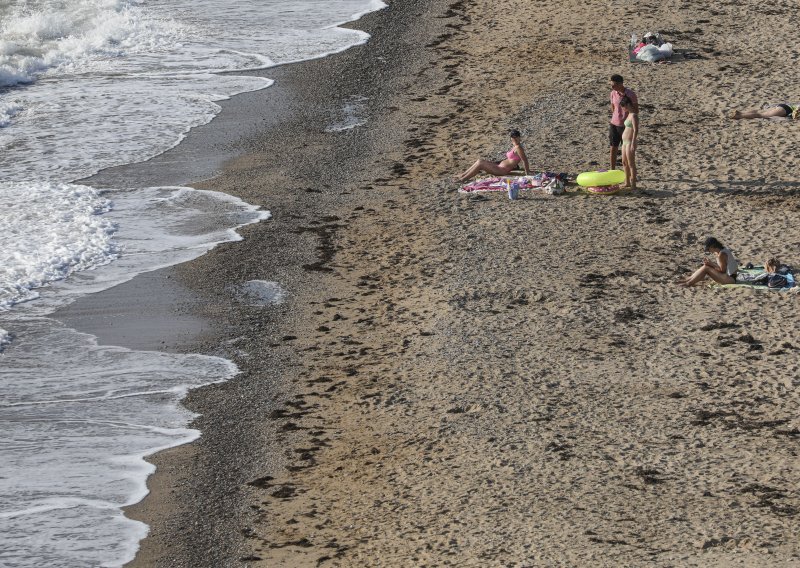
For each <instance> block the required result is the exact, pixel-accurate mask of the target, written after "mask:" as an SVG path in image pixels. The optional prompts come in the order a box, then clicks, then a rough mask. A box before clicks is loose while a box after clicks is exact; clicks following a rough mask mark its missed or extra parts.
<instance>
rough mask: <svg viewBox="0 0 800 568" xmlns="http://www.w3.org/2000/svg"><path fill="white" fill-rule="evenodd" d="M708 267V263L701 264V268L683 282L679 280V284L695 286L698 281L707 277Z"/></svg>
mask: <svg viewBox="0 0 800 568" xmlns="http://www.w3.org/2000/svg"><path fill="white" fill-rule="evenodd" d="M707 269H708V267H707V266H706V265H703V266H701V267H700V268H698V269H697V270H695V271H694V274H692V275H691V276H689V278H687V279H686V280H684V281H683V282H678V284H679V285H681V286H694V285H695V284H697V283H698V282H702V281H703V280H705V279H706V270H707Z"/></svg>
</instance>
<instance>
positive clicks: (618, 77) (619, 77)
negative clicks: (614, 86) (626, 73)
mask: <svg viewBox="0 0 800 568" xmlns="http://www.w3.org/2000/svg"><path fill="white" fill-rule="evenodd" d="M611 81H612V82H613V83H619V84H620V85H621V84H622V83H623V82H624V81H623V80H622V75H611Z"/></svg>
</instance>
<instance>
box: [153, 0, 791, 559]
mask: <svg viewBox="0 0 800 568" xmlns="http://www.w3.org/2000/svg"><path fill="white" fill-rule="evenodd" d="M796 14H797V6H796V4H795V3H789V2H778V3H773V4H770V5H769V7H768V8H766V7H765V6H764V5H763V3H759V2H754V1H752V0H748V1H744V2H728V3H724V4H723V3H713V4H710V3H705V2H697V1H684V2H672V1H668V2H660V3H656V2H645V3H635V4H632V3H627V2H619V1H614V2H610V3H609V2H600V1H597V0H586V1H581V2H575V1H572V0H569V1H566V2H565V1H558V2H556V1H552V0H546V1H536V2H534V1H521V0H516V1H515V0H493V1H492V2H488V1H484V0H479V1H473V2H466V1H459V2H453V3H450V2H446V1H438V0H430V1H426V0H396V1H394V2H392V3H391V6H390V8H389V9H388V10H386V11H384V12H381V13H378V14H373V15H371V16H369V17H367V18H366V19H365V20H364V22H363V23H360V24H359V27H363V28H364V29H367V30H368V31H369V32H370V33H372V34H373V35H374V37H373V41H372V42H371V43H370V44H369V45H368V46H366V47H363V48H356V49H354V50H350V51H348V52H346V53H345V54H341V55H339V56H336V57H333V58H329V59H326V60H322V61H317V62H309V63H305V64H302V65H301V66H295V69H297V68H299V69H301V71H295V72H293V71H291V70H290V71H288V72H287V75H286V77H285V78H284V80H285V82H286V84H287V85H288V87H287V88H288V89H289V90H292V89H293V92H294V93H295V94H296V95H298V96H299V95H300V94H301V93H302V96H303V99H298V100H297V101H296V102H295V104H296V105H297V110H296V112H295V114H294V115H293V117H294V118H291V117H290V118H287V119H286V121H285V122H283V123H282V124H281V125H279V126H278V127H276V128H275V129H272V130H271V131H270V132H266V133H264V134H263V135H262V136H261V137H260V138H257V139H255V140H251V141H249V142H248V146H247V149H248V153H247V154H246V155H245V156H243V157H242V158H240V159H238V160H236V161H234V162H232V163H231V164H229V167H228V168H227V170H226V172H225V173H224V174H223V175H222V176H221V177H219V178H217V179H216V180H213V181H212V182H209V184H208V185H207V187H213V188H214V189H220V190H223V191H227V192H230V193H235V194H237V195H239V196H241V197H243V198H244V199H246V200H247V201H250V202H252V203H259V204H263V205H264V206H265V207H267V208H269V209H271V210H273V212H274V214H275V220H274V221H271V222H269V223H263V224H261V225H259V226H255V227H249V228H247V229H246V230H245V231H244V233H245V236H246V240H245V241H244V242H242V243H236V244H233V245H224V246H221V247H219V248H218V249H216V250H215V251H213V252H212V253H210V254H209V255H207V256H205V257H203V258H201V259H199V260H198V261H195V262H193V263H190V264H189V265H187V266H186V267H183V268H181V271H182V273H183V274H184V276H185V280H186V281H188V282H190V284H192V286H193V287H194V288H195V290H196V291H197V293H198V294H201V295H205V296H204V297H206V298H207V299H208V300H209V302H208V304H207V308H206V309H205V310H204V315H206V316H212V317H216V318H217V320H218V321H219V322H220V325H221V329H222V330H223V331H222V332H221V333H222V334H223V335H226V334H227V336H228V337H229V339H228V343H226V345H227V346H228V347H227V351H226V352H227V353H228V354H229V355H230V356H232V357H234V358H235V359H236V360H237V363H239V364H240V366H242V368H243V374H242V375H241V376H240V377H239V378H237V379H236V380H234V381H231V382H230V383H228V384H226V385H222V386H214V387H210V388H209V389H204V390H200V391H197V392H195V393H194V394H193V395H192V396H191V397H190V400H189V404H190V406H192V407H193V408H197V409H199V410H201V411H202V412H203V413H204V416H205V418H204V419H203V420H201V422H200V427H201V428H203V431H204V435H203V438H202V439H201V440H200V441H199V442H198V443H196V444H192V445H191V446H189V447H187V448H183V449H180V450H177V451H173V452H172V453H171V454H168V455H167V456H166V457H164V456H162V457H161V458H158V459H157V463H158V464H159V467H160V468H161V469H160V472H161V473H159V474H157V475H156V476H155V481H154V484H155V485H154V487H155V488H156V489H157V491H156V492H155V494H154V497H152V498H150V499H148V500H146V501H145V503H144V504H143V505H142V509H141V510H143V511H144V513H140V516H141V515H142V514H143V515H144V517H145V518H146V519H148V521H149V522H151V523H152V526H153V531H154V534H153V537H152V538H150V539H148V540H147V541H145V544H144V548H143V552H142V554H141V555H140V557H139V560H138V563H139V565H144V566H147V565H175V566H179V565H185V566H198V565H207V566H227V565H231V566H236V565H248V566H257V567H260V566H264V567H267V566H269V567H274V566H291V567H295V566H296V567H302V566H432V565H453V566H757V567H769V566H800V542H798V539H797V535H798V534H800V475H799V474H800V461H798V457H797V452H798V449H800V418H798V413H797V408H798V404H799V403H800V395H798V388H797V387H798V386H799V385H800V375H799V374H798V349H800V340H798V338H797V337H795V336H796V333H795V322H796V320H797V315H798V298H797V297H796V296H793V295H788V294H780V293H772V292H763V293H758V292H754V291H751V290H738V289H737V290H727V289H720V288H715V289H712V288H698V289H691V290H684V289H679V288H676V287H675V286H674V285H673V284H672V283H671V281H672V280H673V279H674V278H675V277H676V276H678V275H679V274H681V273H682V272H684V271H686V270H688V269H690V268H692V267H694V266H695V265H698V264H699V262H700V260H701V258H702V244H701V243H702V239H703V238H704V237H705V236H707V235H714V236H716V237H718V238H719V239H720V240H722V241H723V242H724V243H725V244H728V245H729V246H730V247H731V248H732V249H733V250H734V252H735V253H736V254H737V256H738V257H739V258H741V259H742V260H743V261H744V262H746V261H748V260H752V261H754V262H758V261H761V260H763V259H764V258H765V257H766V256H768V255H779V256H780V257H781V258H782V259H784V260H785V261H786V262H789V263H791V264H794V265H800V257H799V256H798V254H799V253H798V244H800V230H798V228H797V223H796V217H797V211H798V209H799V208H800V192H799V191H798V182H797V181H796V180H797V160H796V159H795V155H796V153H797V148H800V129H798V124H797V123H794V124H793V123H790V122H787V121H783V122H781V121H739V122H734V121H730V120H728V119H725V118H724V114H725V112H726V111H727V110H728V109H730V108H747V107H752V106H758V105H759V104H760V103H761V102H766V101H780V100H782V99H785V98H787V96H789V95H790V94H796V93H798V92H800V80H798V73H797V69H798V67H797V65H798V59H797V55H796V49H795V43H796V37H795V36H796V18H795V16H796ZM647 28H656V29H659V30H660V31H662V33H664V35H665V36H666V37H667V38H668V39H672V40H673V41H674V43H675V46H676V47H677V48H684V49H688V50H690V51H692V52H694V53H697V54H699V55H701V56H702V58H700V59H689V60H685V61H680V62H677V63H675V64H671V65H644V64H642V65H631V64H628V63H627V61H626V51H625V49H626V38H627V37H629V35H630V32H631V31H639V32H641V31H643V30H644V29H647ZM612 73H622V74H623V75H624V76H625V79H626V84H627V85H628V86H630V87H632V88H634V89H635V90H636V91H637V92H638V94H639V97H640V105H641V135H640V148H639V152H638V159H639V162H640V186H641V187H642V188H643V191H640V192H638V193H635V194H631V193H627V194H619V195H616V196H611V197H597V196H589V195H574V194H573V195H567V196H563V197H546V196H532V195H525V196H524V198H523V199H520V200H519V201H516V202H510V201H508V200H507V199H506V197H505V196H504V195H502V194H492V195H472V196H465V195H461V194H458V193H456V186H455V185H453V184H452V183H448V182H447V181H446V180H447V177H448V175H450V174H452V173H454V172H456V171H457V170H459V169H462V168H464V167H466V166H467V165H468V164H469V162H470V161H472V160H473V159H475V158H476V157H478V156H480V155H482V154H483V155H486V154H492V153H493V154H497V153H498V152H500V151H503V150H505V149H506V148H505V144H506V139H505V134H504V132H505V131H506V130H507V128H508V127H510V126H516V127H519V128H520V129H521V130H523V134H524V138H525V142H526V145H527V148H528V155H529V156H530V157H531V161H532V164H533V165H534V166H535V167H537V168H539V167H545V168H547V169H549V170H556V171H566V172H571V173H573V174H574V173H577V172H580V171H584V170H586V169H592V168H593V167H595V166H598V165H600V166H603V165H606V163H607V160H608V157H607V154H608V152H607V141H606V128H607V126H606V124H607V118H608V116H607V115H608V91H609V89H608V85H607V83H608V81H607V78H608V76H609V75H610V74H612ZM312 84H313V86H314V88H312ZM269 95H270V93H269V92H268V91H267V92H266V93H265V96H267V97H268V96H269ZM357 95H363V96H366V97H369V104H368V106H369V109H368V110H369V121H368V122H367V124H366V125H365V126H363V127H360V128H357V129H354V130H351V131H346V132H342V133H338V134H334V133H325V132H324V125H325V117H326V116H330V115H331V113H332V112H333V110H335V109H336V108H338V107H337V106H336V105H337V104H339V103H341V102H342V101H344V100H347V98H348V97H353V96H357ZM794 98H799V97H797V96H795V97H794ZM326 101H327V102H326ZM332 109H333V110H332ZM298 160H302V161H303V163H304V164H307V166H304V168H303V169H302V171H301V172H299V173H298V172H297V171H296V169H295V164H297V163H298ZM256 277H260V278H264V279H268V280H276V281H278V282H281V283H282V284H283V285H285V286H286V287H287V288H288V289H289V290H290V300H289V301H288V303H287V304H285V305H284V306H282V307H275V308H270V309H261V310H258V309H253V308H251V307H250V308H248V307H247V306H243V305H240V304H237V303H236V300H235V299H231V297H230V296H231V294H230V292H229V290H230V286H232V285H235V284H236V283H237V282H238V283H241V282H243V281H244V280H247V279H250V278H256ZM225 320H227V323H225V324H224V325H222V322H224V321H225ZM234 348H235V349H234ZM237 350H238V351H237ZM237 353H238V354H237ZM231 456H235V457H231ZM269 456H273V457H274V458H275V460H273V461H271V462H269V461H267V459H268V457H269ZM158 460H162V461H158Z"/></svg>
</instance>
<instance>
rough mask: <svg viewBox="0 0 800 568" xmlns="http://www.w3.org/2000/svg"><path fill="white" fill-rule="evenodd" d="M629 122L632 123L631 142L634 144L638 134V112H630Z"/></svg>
mask: <svg viewBox="0 0 800 568" xmlns="http://www.w3.org/2000/svg"><path fill="white" fill-rule="evenodd" d="M631 124H632V125H633V138H631V144H636V138H637V137H638V136H639V114H638V113H635V112H634V113H632V114H631Z"/></svg>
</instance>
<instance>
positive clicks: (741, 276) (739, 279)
mask: <svg viewBox="0 0 800 568" xmlns="http://www.w3.org/2000/svg"><path fill="white" fill-rule="evenodd" d="M764 270H765V269H764V267H763V266H754V267H753V268H741V269H739V271H738V272H737V274H736V284H718V286H719V287H720V288H749V289H750V290H769V291H770V292H788V291H789V290H792V289H794V288H795V287H796V286H793V287H791V288H770V287H769V286H767V285H766V284H760V283H759V284H756V283H755V282H753V280H755V278H757V277H758V276H761V275H762V274H764Z"/></svg>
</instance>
